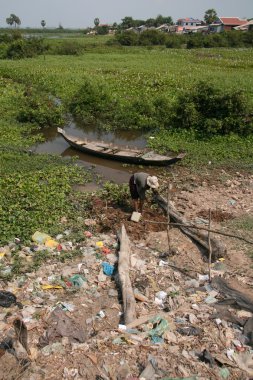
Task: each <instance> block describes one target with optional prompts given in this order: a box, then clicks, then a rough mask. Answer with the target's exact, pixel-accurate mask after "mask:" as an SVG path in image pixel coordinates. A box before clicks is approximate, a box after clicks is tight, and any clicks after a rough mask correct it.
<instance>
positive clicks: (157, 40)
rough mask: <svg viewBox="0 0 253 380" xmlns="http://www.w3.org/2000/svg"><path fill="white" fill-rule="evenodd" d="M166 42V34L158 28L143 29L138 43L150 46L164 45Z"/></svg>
mask: <svg viewBox="0 0 253 380" xmlns="http://www.w3.org/2000/svg"><path fill="white" fill-rule="evenodd" d="M165 42H166V35H165V33H163V32H160V31H158V30H145V31H144V32H142V33H140V35H139V45H143V46H152V45H164V44H165Z"/></svg>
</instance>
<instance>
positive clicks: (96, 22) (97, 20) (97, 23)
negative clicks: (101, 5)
mask: <svg viewBox="0 0 253 380" xmlns="http://www.w3.org/2000/svg"><path fill="white" fill-rule="evenodd" d="M99 23H100V21H99V18H98V17H96V18H95V19H94V25H95V27H96V28H97V27H98V25H99Z"/></svg>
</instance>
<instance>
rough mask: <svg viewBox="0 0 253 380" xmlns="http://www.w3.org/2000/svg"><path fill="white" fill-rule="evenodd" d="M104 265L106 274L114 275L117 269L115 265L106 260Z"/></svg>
mask: <svg viewBox="0 0 253 380" xmlns="http://www.w3.org/2000/svg"><path fill="white" fill-rule="evenodd" d="M102 267H103V272H104V274H106V275H107V276H112V274H113V272H114V269H115V268H114V266H113V265H110V264H109V263H106V262H104V263H102Z"/></svg>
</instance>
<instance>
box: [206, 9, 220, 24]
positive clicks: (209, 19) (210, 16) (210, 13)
mask: <svg viewBox="0 0 253 380" xmlns="http://www.w3.org/2000/svg"><path fill="white" fill-rule="evenodd" d="M217 17H218V16H217V12H216V10H215V9H213V8H212V9H208V10H207V11H206V13H205V16H204V20H205V22H206V23H207V24H208V25H209V24H212V23H213V22H214V21H215V20H216V19H217Z"/></svg>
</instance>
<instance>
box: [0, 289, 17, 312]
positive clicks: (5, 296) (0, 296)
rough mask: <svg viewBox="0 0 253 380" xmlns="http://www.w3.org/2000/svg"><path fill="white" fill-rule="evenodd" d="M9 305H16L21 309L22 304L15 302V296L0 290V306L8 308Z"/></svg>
mask: <svg viewBox="0 0 253 380" xmlns="http://www.w3.org/2000/svg"><path fill="white" fill-rule="evenodd" d="M11 305H17V306H18V307H20V308H22V304H21V303H20V302H17V297H16V296H15V294H13V293H11V292H8V291H6V290H0V306H2V307H10V306H11Z"/></svg>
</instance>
